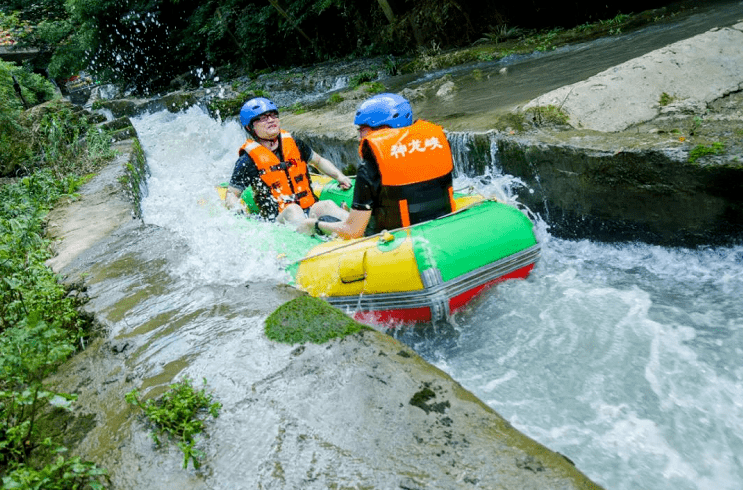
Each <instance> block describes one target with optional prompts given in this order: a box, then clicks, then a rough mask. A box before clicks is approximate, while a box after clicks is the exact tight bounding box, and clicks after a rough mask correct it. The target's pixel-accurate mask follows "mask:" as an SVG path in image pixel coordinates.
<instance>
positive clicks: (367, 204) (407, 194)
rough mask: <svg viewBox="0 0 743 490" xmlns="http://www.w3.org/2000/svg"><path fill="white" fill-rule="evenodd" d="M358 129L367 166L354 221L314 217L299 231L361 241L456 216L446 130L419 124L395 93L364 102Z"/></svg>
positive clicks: (356, 193)
mask: <svg viewBox="0 0 743 490" xmlns="http://www.w3.org/2000/svg"><path fill="white" fill-rule="evenodd" d="M354 124H356V125H357V126H358V128H359V139H360V143H359V156H360V157H361V159H362V163H361V165H360V166H359V170H358V173H357V175H356V185H355V188H354V196H353V203H352V205H351V210H350V212H349V214H348V216H347V217H346V219H343V220H338V221H333V220H332V219H330V220H326V219H323V217H321V218H320V219H316V218H314V219H313V218H309V219H306V220H305V221H304V223H303V224H302V225H301V226H300V227H299V228H298V229H297V231H300V232H302V233H306V234H310V233H313V232H314V233H315V234H326V235H330V234H336V235H338V236H340V237H343V238H358V237H360V236H362V235H373V234H375V233H379V232H380V231H382V230H393V229H396V228H401V227H404V226H410V225H414V224H416V223H420V222H423V221H428V220H431V219H434V218H438V217H440V216H444V215H446V214H449V213H451V212H452V210H453V209H454V194H453V188H452V179H453V171H454V163H453V159H452V155H451V149H450V148H449V143H448V141H447V139H446V135H445V134H444V130H443V129H442V128H441V127H440V126H437V125H435V124H432V123H430V122H427V121H422V120H418V121H415V122H413V110H412V108H411V107H410V103H409V102H408V101H407V100H406V99H405V98H403V97H401V96H399V95H397V94H390V93H384V94H378V95H375V96H374V97H372V98H370V99H368V100H366V101H365V102H363V103H362V104H361V106H359V109H358V111H357V112H356V117H355V118H354Z"/></svg>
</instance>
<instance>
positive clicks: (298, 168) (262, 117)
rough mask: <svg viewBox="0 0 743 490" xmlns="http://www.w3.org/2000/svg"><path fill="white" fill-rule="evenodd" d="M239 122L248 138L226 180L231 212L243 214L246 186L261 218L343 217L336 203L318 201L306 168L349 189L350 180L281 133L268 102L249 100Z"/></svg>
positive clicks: (276, 113)
mask: <svg viewBox="0 0 743 490" xmlns="http://www.w3.org/2000/svg"><path fill="white" fill-rule="evenodd" d="M240 123H241V124H242V126H243V127H244V128H245V130H246V131H247V132H248V135H249V137H248V139H247V141H245V144H243V146H242V147H241V148H240V150H239V152H238V154H239V159H238V160H237V163H235V168H234V170H233V172H232V177H231V178H230V183H229V187H228V192H227V200H226V202H227V206H228V207H229V208H230V209H235V208H236V207H240V208H243V209H244V210H246V209H245V208H244V205H243V204H242V203H241V201H240V196H241V195H242V192H243V191H244V190H245V189H246V188H247V187H248V186H250V187H252V188H253V195H254V198H255V201H256V204H257V205H258V207H259V208H260V211H261V215H262V216H263V217H264V218H266V219H269V220H272V221H273V220H276V221H278V222H279V223H291V224H301V223H302V221H303V220H304V219H305V218H306V217H307V216H310V217H315V218H317V217H319V216H323V215H328V216H334V217H336V218H337V219H342V218H344V217H345V216H346V214H347V213H346V211H344V210H342V209H341V208H340V207H338V206H337V205H336V204H335V203H333V202H330V201H321V202H320V201H317V199H316V198H315V195H314V194H313V193H312V188H311V184H312V181H311V180H310V174H309V168H308V164H312V165H314V166H315V167H316V168H317V169H318V170H320V171H321V172H323V173H324V174H326V175H328V176H329V177H332V178H334V179H336V180H337V181H338V183H339V184H340V186H341V187H342V188H344V189H348V188H350V187H351V180H350V179H349V178H348V177H347V176H345V175H343V173H342V172H341V171H340V170H338V168H336V166H335V165H333V163H331V162H330V161H329V160H328V159H326V158H323V157H322V156H320V155H318V154H317V153H315V152H314V151H313V150H312V148H310V147H309V146H308V145H307V144H306V143H305V142H304V141H302V140H301V139H298V138H297V139H295V138H292V136H291V135H290V134H289V133H288V132H287V131H284V130H282V129H281V125H280V123H279V110H278V108H277V107H276V105H275V104H274V103H273V102H271V101H270V100H268V99H266V98H264V97H256V98H253V99H250V100H249V101H247V102H246V103H245V104H244V105H243V107H242V109H241V110H240ZM246 211H247V210H246Z"/></svg>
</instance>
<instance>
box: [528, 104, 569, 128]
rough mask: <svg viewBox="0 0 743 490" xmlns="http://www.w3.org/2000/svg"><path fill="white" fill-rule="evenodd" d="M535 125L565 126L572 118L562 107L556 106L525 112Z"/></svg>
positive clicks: (531, 109)
mask: <svg viewBox="0 0 743 490" xmlns="http://www.w3.org/2000/svg"><path fill="white" fill-rule="evenodd" d="M525 113H526V115H527V117H530V118H531V119H532V121H533V122H534V124H535V125H537V126H545V125H550V124H551V125H564V124H567V123H568V120H569V119H570V116H568V115H567V113H566V112H565V111H564V110H562V109H561V108H560V107H556V106H554V105H548V106H538V107H532V108H530V109H527V110H526V111H525Z"/></svg>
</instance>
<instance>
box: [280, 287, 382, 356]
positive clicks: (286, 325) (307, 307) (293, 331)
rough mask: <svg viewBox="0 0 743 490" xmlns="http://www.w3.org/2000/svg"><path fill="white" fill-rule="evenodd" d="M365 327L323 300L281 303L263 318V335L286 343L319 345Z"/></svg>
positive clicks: (306, 299) (297, 300)
mask: <svg viewBox="0 0 743 490" xmlns="http://www.w3.org/2000/svg"><path fill="white" fill-rule="evenodd" d="M366 328H368V327H365V326H364V325H362V324H360V323H358V322H356V321H354V320H353V319H351V318H350V317H348V315H346V314H345V313H343V312H341V311H340V310H338V309H336V308H333V307H332V306H330V305H329V304H328V303H326V302H325V301H323V300H321V299H318V298H313V297H311V296H302V297H300V298H296V299H293V300H291V301H288V302H286V303H284V304H283V305H281V306H280V307H278V308H277V309H276V311H274V312H273V313H271V315H269V317H268V318H267V319H266V336H268V338H269V339H271V340H274V341H276V342H284V343H287V344H301V343H304V342H312V343H315V344H323V343H325V342H327V341H328V340H330V339H332V338H335V337H345V336H346V335H350V334H354V333H356V332H360V331H361V330H363V329H366Z"/></svg>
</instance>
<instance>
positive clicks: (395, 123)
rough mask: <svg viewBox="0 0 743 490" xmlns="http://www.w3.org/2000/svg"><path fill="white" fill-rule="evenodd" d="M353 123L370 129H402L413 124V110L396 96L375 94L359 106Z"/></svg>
mask: <svg viewBox="0 0 743 490" xmlns="http://www.w3.org/2000/svg"><path fill="white" fill-rule="evenodd" d="M353 123H354V124H356V125H362V124H363V125H366V126H370V127H372V128H377V127H379V126H390V127H392V128H404V127H405V126H410V125H411V124H413V108H412V107H410V102H408V101H407V99H405V98H404V97H401V96H399V95H397V94H389V93H387V94H377V95H375V96H374V97H372V98H370V99H367V100H366V101H364V103H362V104H361V105H360V106H359V110H357V111H356V117H355V118H354V120H353Z"/></svg>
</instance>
